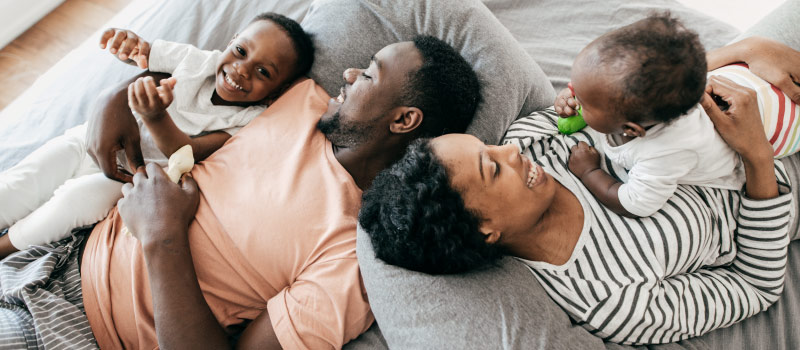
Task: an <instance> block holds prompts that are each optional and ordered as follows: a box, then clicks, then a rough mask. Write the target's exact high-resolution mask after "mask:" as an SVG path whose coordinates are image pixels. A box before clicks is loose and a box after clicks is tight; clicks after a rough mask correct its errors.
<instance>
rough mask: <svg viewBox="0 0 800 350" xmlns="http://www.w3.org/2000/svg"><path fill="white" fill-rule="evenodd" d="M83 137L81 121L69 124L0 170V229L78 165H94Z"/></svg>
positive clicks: (43, 198)
mask: <svg viewBox="0 0 800 350" xmlns="http://www.w3.org/2000/svg"><path fill="white" fill-rule="evenodd" d="M85 139H86V125H85V124H84V125H80V126H77V127H74V128H71V129H69V130H67V131H66V132H65V133H64V135H61V136H59V137H56V138H54V139H52V140H50V141H48V142H47V143H45V144H44V145H43V146H42V147H39V148H38V149H37V150H35V151H34V152H33V153H31V154H30V155H28V156H27V157H25V159H23V160H22V161H21V162H20V163H19V164H17V165H15V166H14V167H12V168H11V169H8V170H6V171H5V172H2V173H0V229H2V228H6V227H9V226H11V224H13V223H15V222H17V220H20V219H22V218H24V217H25V216H26V215H28V214H30V213H31V212H32V211H34V210H35V209H36V208H38V207H39V206H40V205H41V204H42V203H44V202H45V201H46V200H47V199H48V198H50V197H52V196H53V191H55V189H56V188H58V186H61V185H62V184H63V183H64V181H67V180H68V179H71V178H73V177H75V176H76V175H77V174H78V173H80V172H81V171H82V168H84V167H87V166H89V167H94V163H93V162H92V161H91V159H88V155H87V152H86V141H85ZM87 163H88V164H87Z"/></svg>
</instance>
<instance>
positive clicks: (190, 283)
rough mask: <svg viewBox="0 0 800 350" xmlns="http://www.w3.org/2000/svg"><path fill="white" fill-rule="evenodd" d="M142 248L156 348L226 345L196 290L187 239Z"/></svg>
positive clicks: (225, 339)
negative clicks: (151, 299)
mask: <svg viewBox="0 0 800 350" xmlns="http://www.w3.org/2000/svg"><path fill="white" fill-rule="evenodd" d="M183 237H186V235H183ZM142 249H143V252H144V257H145V262H146V264H147V272H148V275H149V278H150V290H151V293H152V295H153V310H155V327H156V335H157V337H158V344H159V347H160V348H162V349H178V348H179V349H226V348H228V347H229V343H228V338H227V335H226V334H225V331H224V330H223V328H222V327H221V326H220V325H219V323H218V322H217V319H216V317H214V314H213V313H212V312H211V309H210V308H209V307H208V304H207V303H206V300H205V298H204V297H203V293H202V292H201V290H200V285H199V283H198V281H197V274H196V273H195V270H194V264H193V263H192V254H191V251H190V250H189V242H188V240H180V241H176V240H164V241H159V242H154V243H150V244H148V245H147V246H144V245H143V246H142Z"/></svg>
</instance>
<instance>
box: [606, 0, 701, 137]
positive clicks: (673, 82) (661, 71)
mask: <svg viewBox="0 0 800 350" xmlns="http://www.w3.org/2000/svg"><path fill="white" fill-rule="evenodd" d="M598 45H599V46H598V48H597V50H598V55H599V58H600V64H601V66H604V67H605V68H606V69H607V70H606V72H609V73H610V72H611V71H614V73H616V72H619V73H620V74H621V77H620V79H619V80H618V81H619V82H620V84H619V86H618V91H617V92H616V93H617V94H618V98H619V101H620V102H621V103H619V104H617V106H616V109H617V111H616V112H618V113H622V114H623V115H624V116H625V117H626V119H627V120H629V121H634V122H639V121H644V120H652V121H658V122H668V121H670V120H673V119H675V118H677V117H679V116H681V115H683V114H685V113H686V112H687V111H688V110H689V109H691V108H692V107H693V106H695V105H697V104H698V103H699V102H700V99H701V98H702V97H703V91H704V90H705V85H706V72H707V69H708V67H707V63H706V54H705V50H704V48H703V45H702V44H701V43H700V39H699V38H698V36H697V33H695V32H693V31H692V30H689V29H687V28H686V27H685V26H684V25H683V24H682V23H681V21H680V20H678V19H677V18H675V17H672V15H671V14H670V13H669V12H663V13H656V14H652V15H650V16H649V17H647V18H645V19H643V20H640V21H637V22H634V23H633V24H630V25H627V26H625V27H622V28H620V29H617V30H615V31H613V32H610V33H608V34H606V35H605V36H603V37H601V39H600V40H599V41H598ZM612 67H613V68H612ZM609 69H611V70H609Z"/></svg>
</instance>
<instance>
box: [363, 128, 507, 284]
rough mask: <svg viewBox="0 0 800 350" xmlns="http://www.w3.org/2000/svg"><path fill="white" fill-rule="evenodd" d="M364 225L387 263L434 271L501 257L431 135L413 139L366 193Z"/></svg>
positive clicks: (472, 265) (463, 267)
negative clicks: (455, 184) (435, 150)
mask: <svg viewBox="0 0 800 350" xmlns="http://www.w3.org/2000/svg"><path fill="white" fill-rule="evenodd" d="M358 218H359V224H360V225H361V227H362V228H363V229H364V230H366V232H367V234H368V235H369V237H370V241H371V242H372V245H373V249H374V250H375V256H376V257H377V258H378V259H381V260H383V261H384V262H386V263H388V264H391V265H395V266H400V267H403V268H406V269H409V270H414V271H420V272H425V273H429V274H451V273H460V272H464V271H469V270H472V269H475V268H478V267H481V266H484V265H487V264H490V263H492V262H495V261H496V260H497V259H499V258H500V257H501V251H500V248H499V247H498V246H496V245H494V244H489V243H487V242H486V240H485V238H484V235H483V234H482V233H481V232H480V230H479V228H480V222H481V221H480V218H479V215H478V214H477V213H473V212H472V211H470V210H469V209H467V208H466V206H465V205H464V200H463V199H462V197H461V194H460V193H459V192H458V191H457V190H456V189H454V188H453V187H452V186H451V185H450V178H449V176H448V175H447V171H446V168H445V166H444V165H443V164H442V162H441V161H440V160H439V159H438V158H437V157H436V155H435V154H434V153H433V150H432V149H431V146H430V139H420V140H416V141H414V142H413V143H412V144H411V145H410V146H409V147H408V151H407V152H406V154H405V155H404V156H403V158H401V159H400V160H399V161H398V162H397V163H395V164H394V165H393V166H392V167H390V168H389V169H387V170H384V171H383V172H381V173H380V174H378V176H377V177H376V178H375V180H374V181H373V182H372V186H371V187H370V188H369V189H368V190H367V191H366V192H365V193H364V198H363V201H362V207H361V211H360V212H359V215H358Z"/></svg>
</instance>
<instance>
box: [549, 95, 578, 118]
mask: <svg viewBox="0 0 800 350" xmlns="http://www.w3.org/2000/svg"><path fill="white" fill-rule="evenodd" d="M553 106H554V107H555V110H556V113H558V115H560V116H561V117H564V118H566V117H571V116H573V115H576V114H578V112H577V111H578V101H576V100H575V97H574V96H573V95H572V90H570V89H569V88H565V89H564V90H561V92H559V93H558V96H556V101H555V102H554V103H553Z"/></svg>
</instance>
